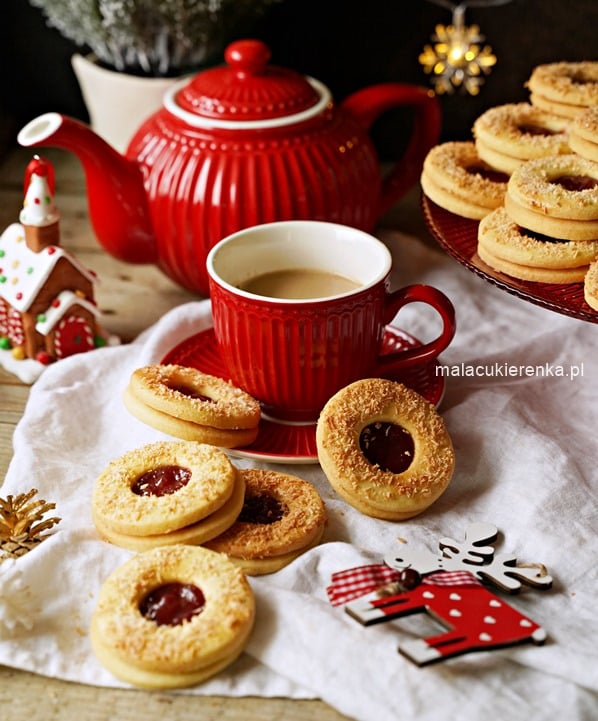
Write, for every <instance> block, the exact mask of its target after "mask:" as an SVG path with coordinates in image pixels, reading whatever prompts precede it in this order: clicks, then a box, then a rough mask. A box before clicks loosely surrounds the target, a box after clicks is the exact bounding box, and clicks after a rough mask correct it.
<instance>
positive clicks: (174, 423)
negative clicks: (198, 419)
mask: <svg viewBox="0 0 598 721" xmlns="http://www.w3.org/2000/svg"><path fill="white" fill-rule="evenodd" d="M123 403H124V405H125V408H126V409H127V410H128V411H129V413H131V415H133V416H135V418H137V419H138V420H140V421H141V422H142V423H145V424H146V425H148V426H151V427H152V428H155V429H156V430H159V431H161V432H162V433H166V434H167V435H169V436H174V437H175V438H181V439H182V440H185V441H196V442H197V443H208V444H210V445H212V446H219V447H220V448H241V447H245V446H249V445H251V444H252V443H253V441H254V440H255V439H256V438H257V434H258V432H259V428H258V426H257V425H256V426H255V428H214V427H212V426H204V425H201V424H199V423H193V421H186V420H184V419H182V418H177V417H176V416H172V415H170V414H168V413H163V412H162V411H159V410H157V409H156V408H153V407H152V406H150V405H148V404H147V403H144V402H143V401H141V400H139V398H138V397H137V396H136V395H134V393H133V392H132V390H131V387H130V386H127V388H125V391H124V393H123Z"/></svg>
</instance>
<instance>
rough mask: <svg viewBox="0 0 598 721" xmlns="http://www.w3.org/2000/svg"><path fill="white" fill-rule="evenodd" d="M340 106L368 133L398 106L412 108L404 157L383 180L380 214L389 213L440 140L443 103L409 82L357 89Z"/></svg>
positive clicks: (415, 180)
mask: <svg viewBox="0 0 598 721" xmlns="http://www.w3.org/2000/svg"><path fill="white" fill-rule="evenodd" d="M341 107H342V108H344V109H345V110H348V111H349V113H351V115H353V116H354V117H356V118H357V120H358V121H359V122H360V123H361V124H362V125H363V126H365V128H366V130H369V129H370V128H371V126H372V125H373V124H374V121H375V120H376V119H377V118H378V117H379V116H380V115H382V113H384V112H386V111H387V110H391V109H392V108H396V107H408V108H413V110H414V118H413V130H412V132H411V137H410V138H409V142H408V144H407V147H406V150H405V152H404V153H403V156H402V157H401V158H399V160H397V162H396V163H395V165H394V166H393V167H392V169H391V170H390V172H389V173H388V175H386V176H385V177H384V178H383V180H382V192H381V198H380V207H379V208H378V213H379V215H382V213H384V212H386V211H387V210H388V209H389V208H390V207H391V206H392V205H393V203H395V202H396V201H397V200H398V199H399V198H400V197H401V196H403V195H404V194H405V193H406V192H407V191H408V190H409V189H410V188H412V187H413V186H414V185H415V184H416V183H417V181H418V180H419V176H420V174H421V171H422V167H423V164H424V160H425V157H426V155H427V154H428V152H429V150H431V148H432V147H433V146H434V145H436V143H437V142H438V140H439V138H440V131H441V127H442V116H441V109H440V103H439V102H438V99H437V98H436V96H435V95H434V93H433V92H432V91H431V90H429V89H428V88H424V87H421V86H419V85H412V84H409V83H395V82H389V83H378V84H376V85H370V86H369V87H367V88H363V89H361V90H357V91H356V92H354V93H352V94H351V95H349V96H348V97H347V98H345V99H344V100H343V102H342V103H341Z"/></svg>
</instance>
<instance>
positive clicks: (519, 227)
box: [421, 61, 598, 309]
mask: <svg viewBox="0 0 598 721" xmlns="http://www.w3.org/2000/svg"><path fill="white" fill-rule="evenodd" d="M526 86H527V87H528V88H529V90H530V98H529V102H521V103H509V104H505V105H502V106H498V107H494V108H490V109H488V110H487V111H486V112H485V113H483V114H482V115H481V116H480V117H479V118H477V119H476V121H475V123H474V125H473V128H472V135H473V139H472V141H464V142H461V143H444V144H442V145H439V146H437V147H435V148H433V149H432V150H431V151H430V152H429V154H428V156H427V158H426V160H425V161H424V166H423V171H422V176H421V185H422V189H423V191H424V193H425V194H426V195H427V196H428V197H429V198H430V199H431V200H432V201H433V202H435V203H436V204H437V205H439V206H440V207H442V208H445V209H446V210H449V211H450V212H452V213H455V214H457V215H461V216H462V217H465V218H471V219H476V220H479V221H480V222H479V226H478V256H479V257H480V258H481V260H482V261H484V262H485V263H486V265H488V266H489V267H490V268H492V269H493V270H495V271H498V272H501V273H505V274H507V275H509V276H511V277H514V278H519V279H522V280H526V281H540V282H546V283H577V282H584V290H585V299H586V301H587V303H588V304H589V305H590V306H591V307H592V308H594V309H598V298H597V296H598V288H597V284H596V276H598V269H594V268H595V266H592V265H591V264H592V263H593V262H594V261H595V260H596V259H597V258H598V62H592V61H587V62H577V63H575V62H572V63H568V62H559V63H551V64H547V65H540V66H537V67H536V68H534V70H533V71H532V73H531V76H530V78H529V80H528V82H527V83H526ZM596 262H597V263H598V261H596ZM590 267H592V269H593V272H592V273H590V272H589V270H590Z"/></svg>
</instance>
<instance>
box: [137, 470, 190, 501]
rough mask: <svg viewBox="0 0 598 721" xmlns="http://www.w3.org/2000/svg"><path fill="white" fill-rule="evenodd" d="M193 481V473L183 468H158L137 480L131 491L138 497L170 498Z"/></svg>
mask: <svg viewBox="0 0 598 721" xmlns="http://www.w3.org/2000/svg"><path fill="white" fill-rule="evenodd" d="M190 480H191V471H190V470H189V469H188V468H183V467H181V466H158V467H156V468H152V469H151V470H150V471H146V472H145V473H143V474H142V475H140V476H139V478H137V480H136V481H135V482H134V483H133V485H132V486H131V490H132V491H133V493H135V495H137V496H169V495H171V494H172V493H176V492H177V491H178V490H179V489H180V488H183V487H184V486H186V485H187V483H189V481H190Z"/></svg>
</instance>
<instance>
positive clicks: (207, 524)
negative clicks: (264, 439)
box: [92, 441, 326, 575]
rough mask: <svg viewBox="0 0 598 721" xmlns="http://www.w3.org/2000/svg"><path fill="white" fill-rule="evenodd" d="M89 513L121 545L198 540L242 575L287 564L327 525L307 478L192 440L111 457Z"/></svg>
mask: <svg viewBox="0 0 598 721" xmlns="http://www.w3.org/2000/svg"><path fill="white" fill-rule="evenodd" d="M92 517H93V521H94V524H95V526H96V528H97V530H98V531H99V533H100V535H101V536H102V538H104V539H105V540H106V541H109V542H110V543H113V544H115V545H117V546H121V547H122V548H128V549H130V550H133V551H138V552H143V551H146V550H149V549H151V548H156V547H159V546H172V545H175V544H186V545H205V546H206V547H209V548H211V549H212V550H214V551H218V552H220V553H224V554H225V555H227V556H229V558H230V559H231V561H232V562H233V563H235V564H236V565H237V566H240V567H241V568H242V570H243V571H244V572H245V573H247V574H248V575H262V574H266V573H273V572H274V571H278V570H279V569H280V568H283V567H284V566H286V565H288V564H289V563H290V562H291V561H293V560H294V559H295V558H297V557H298V556H299V555H301V554H302V553H304V552H305V551H307V550H308V549H309V548H312V547H313V546H315V545H317V544H318V543H319V542H320V541H321V539H322V535H323V533H324V528H325V526H326V511H325V508H324V502H323V501H322V499H321V497H320V495H319V494H318V492H317V491H316V489H315V488H314V487H313V486H312V485H311V483H308V482H307V481H304V480H303V479H301V478H297V477H296V476H291V475H289V474H284V473H277V472H274V471H266V470H242V469H238V468H236V467H235V466H234V465H233V464H232V463H231V461H230V459H229V458H228V456H227V455H226V454H225V452H224V451H222V450H220V449H218V448H215V447H214V446H211V445H209V444H203V443H196V442H194V441H157V442H155V443H149V444H147V445H145V446H143V447H141V448H137V449H134V450H132V451H129V452H127V453H125V454H123V455H122V456H120V457H119V458H116V459H115V460H113V461H111V462H110V463H109V464H108V466H107V467H106V469H105V470H104V471H103V472H102V473H101V474H100V475H99V476H98V478H97V479H96V481H95V485H94V489H93V495H92Z"/></svg>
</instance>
